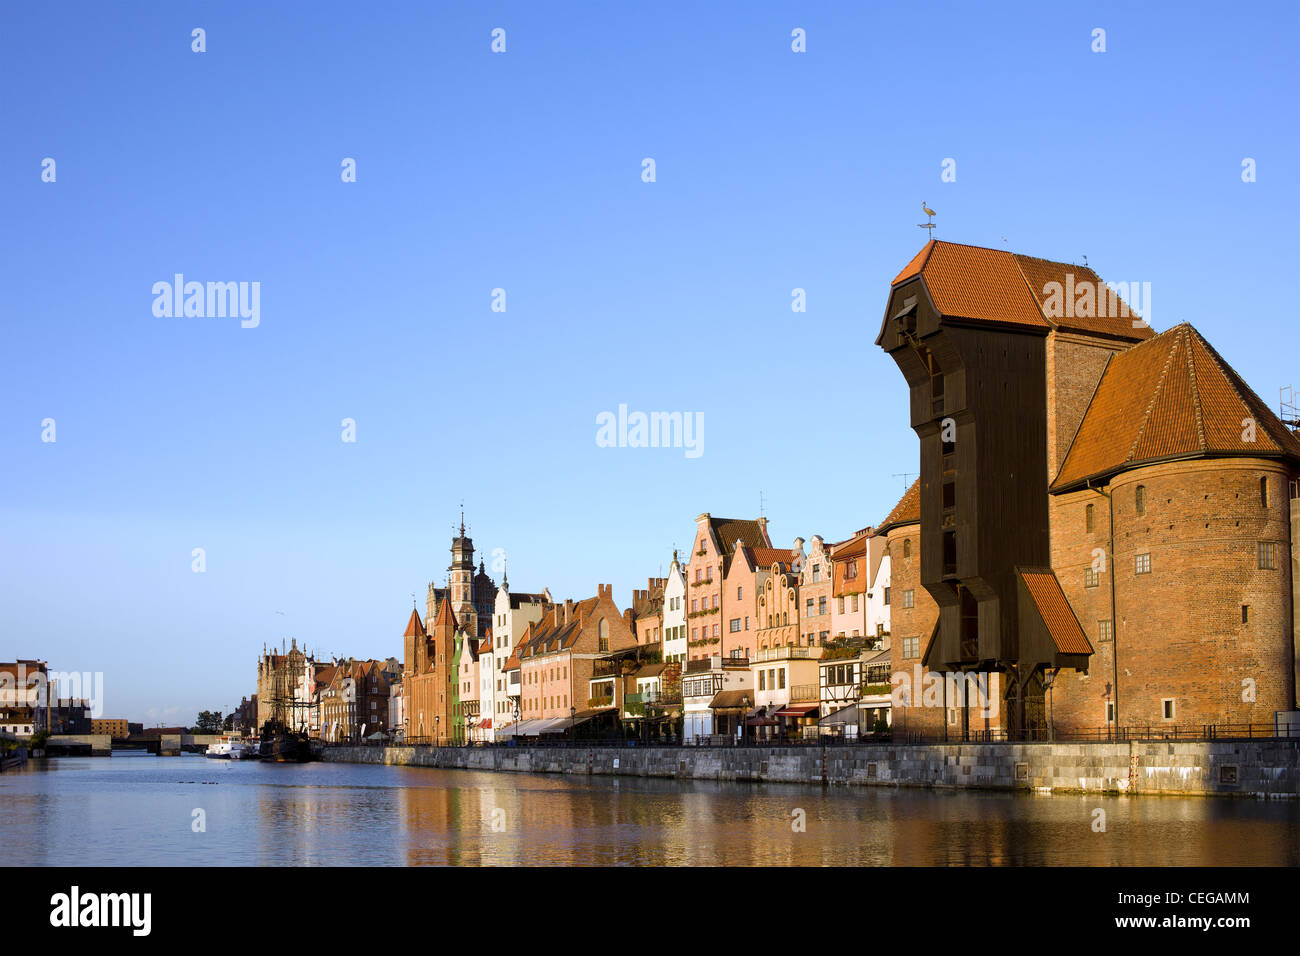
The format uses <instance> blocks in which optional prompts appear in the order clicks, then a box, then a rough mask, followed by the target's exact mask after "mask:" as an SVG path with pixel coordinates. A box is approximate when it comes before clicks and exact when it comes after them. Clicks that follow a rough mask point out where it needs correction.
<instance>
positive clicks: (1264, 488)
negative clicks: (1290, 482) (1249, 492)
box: [1259, 478, 1268, 508]
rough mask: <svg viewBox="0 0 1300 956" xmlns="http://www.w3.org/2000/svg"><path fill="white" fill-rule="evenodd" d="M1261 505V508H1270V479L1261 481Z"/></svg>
mask: <svg viewBox="0 0 1300 956" xmlns="http://www.w3.org/2000/svg"><path fill="white" fill-rule="evenodd" d="M1259 505H1260V507H1261V508H1267V507H1268V479H1267V478H1261V479H1259Z"/></svg>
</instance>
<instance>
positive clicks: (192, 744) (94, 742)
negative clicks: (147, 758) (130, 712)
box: [45, 734, 221, 757]
mask: <svg viewBox="0 0 1300 956" xmlns="http://www.w3.org/2000/svg"><path fill="white" fill-rule="evenodd" d="M220 736H221V735H219V734H161V735H155V736H148V735H146V734H132V735H131V736H130V737H111V736H109V735H108V734H51V735H50V736H49V737H48V738H47V739H46V741H45V752H46V753H47V754H49V755H50V756H51V757H58V756H66V757H111V756H112V755H113V748H114V747H117V748H118V749H119V750H146V751H148V752H149V753H151V754H154V755H155V756H163V757H179V756H180V755H181V752H182V751H188V752H190V753H203V752H204V751H205V750H207V749H208V744H212V743H216V741H217V740H218V739H219V737H220Z"/></svg>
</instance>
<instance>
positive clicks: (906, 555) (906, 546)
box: [903, 538, 912, 561]
mask: <svg viewBox="0 0 1300 956" xmlns="http://www.w3.org/2000/svg"><path fill="white" fill-rule="evenodd" d="M911 559H912V539H911V538H905V539H904V540H903V560H904V561H910V560H911Z"/></svg>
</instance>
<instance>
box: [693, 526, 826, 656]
mask: <svg viewBox="0 0 1300 956" xmlns="http://www.w3.org/2000/svg"><path fill="white" fill-rule="evenodd" d="M800 544H802V541H801V540H800V539H795V547H794V549H792V550H784V549H782V548H755V547H750V546H749V545H746V544H742V543H741V542H739V541H737V542H736V546H735V548H733V550H732V557H731V561H730V562H729V563H728V565H727V575H726V578H725V579H724V581H723V597H724V601H723V603H724V605H725V607H726V610H727V616H726V620H725V621H724V622H723V630H722V639H721V641H720V642H719V643H717V644H712V643H710V644H706V645H704V647H705V648H706V649H707V648H712V649H713V652H714V653H717V654H721V655H722V656H723V657H728V658H732V659H739V660H750V659H752V658H753V656H754V651H755V650H757V648H758V629H759V628H760V627H761V626H762V625H761V623H760V615H759V613H758V599H759V594H760V593H761V592H762V590H763V586H764V584H765V582H766V581H767V578H768V576H769V575H770V574H771V573H772V568H773V566H774V565H777V564H780V565H781V566H782V567H787V566H788V565H789V564H790V562H791V559H792V557H793V556H795V555H798V554H801V552H800V551H799V545H800Z"/></svg>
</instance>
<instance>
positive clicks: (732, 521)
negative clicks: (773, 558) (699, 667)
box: [686, 511, 772, 659]
mask: <svg viewBox="0 0 1300 956" xmlns="http://www.w3.org/2000/svg"><path fill="white" fill-rule="evenodd" d="M738 541H739V542H740V543H741V544H743V545H746V546H748V547H753V548H770V547H771V546H772V542H771V539H769V538H768V536H767V519H766V518H758V519H757V520H752V521H751V520H744V519H736V518H715V517H713V516H712V515H710V514H709V513H708V512H707V511H706V512H705V513H704V514H701V515H700V516H699V517H697V518H696V519H695V538H694V542H693V544H692V545H691V554H690V557H689V559H688V561H687V565H686V588H687V594H686V601H687V608H688V610H687V619H688V621H689V623H688V625H687V626H688V629H689V633H690V637H689V639H688V645H687V654H688V657H689V658H690V659H704V658H708V657H710V656H712V655H714V654H719V653H722V651H723V623H722V622H723V621H724V620H725V619H726V617H727V609H726V604H727V601H726V599H725V598H724V594H723V590H724V588H723V582H724V579H725V578H726V575H727V569H728V566H729V565H730V563H731V556H732V554H733V553H734V551H735V547H736V543H737V542H738ZM740 600H741V602H742V604H743V602H744V601H745V600H748V599H746V598H743V597H742V598H741V599H740ZM738 613H740V614H741V615H742V616H743V614H744V613H745V612H744V611H743V610H740V611H738ZM733 616H734V615H733Z"/></svg>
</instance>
